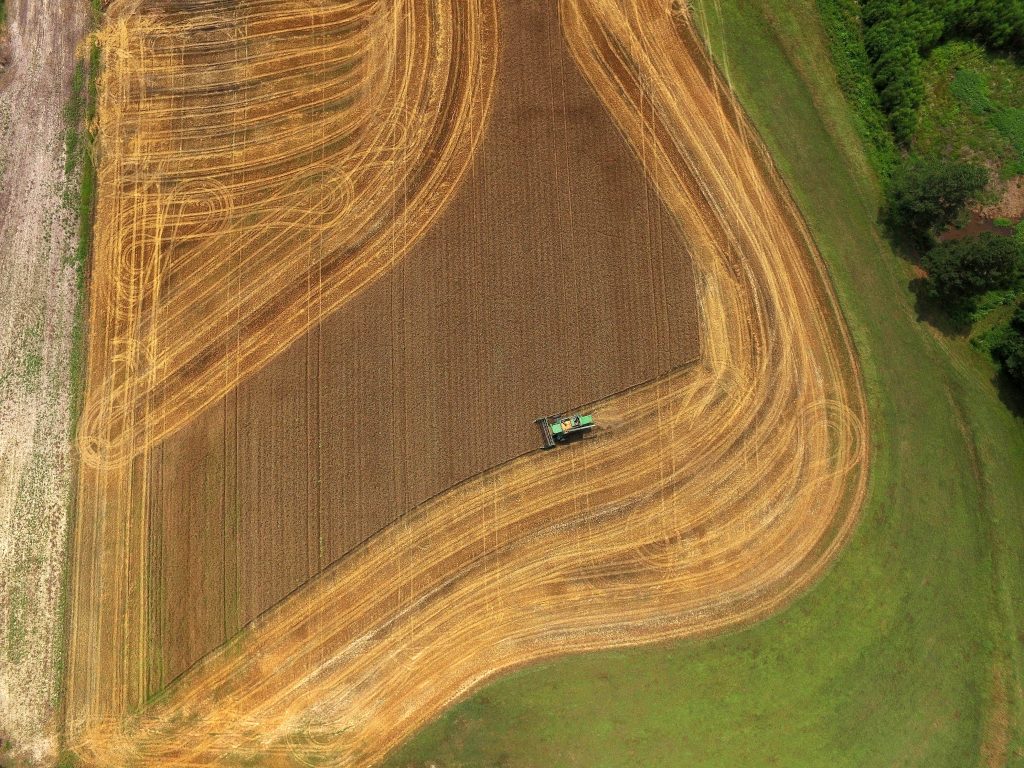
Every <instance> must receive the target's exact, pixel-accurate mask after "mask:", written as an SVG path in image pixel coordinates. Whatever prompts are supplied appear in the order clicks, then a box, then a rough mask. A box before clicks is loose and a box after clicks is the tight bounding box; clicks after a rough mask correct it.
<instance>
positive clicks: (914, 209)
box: [883, 155, 988, 243]
mask: <svg viewBox="0 0 1024 768" xmlns="http://www.w3.org/2000/svg"><path fill="white" fill-rule="evenodd" d="M987 183H988V171H986V170H985V169H984V168H983V167H981V166H980V165H975V164H973V163H965V162H961V161H958V160H946V159H943V158H938V157H917V156H913V155H912V156H910V157H908V158H907V159H906V160H904V161H903V163H901V164H900V166H899V167H898V168H897V169H896V172H895V173H894V174H893V177H892V179H891V180H890V182H889V186H888V189H887V192H886V207H885V211H884V212H883V216H884V218H885V220H886V222H887V223H888V224H889V226H890V227H891V228H892V229H893V230H895V231H897V232H901V233H905V234H909V235H910V236H911V237H913V238H914V239H916V240H918V241H919V242H920V243H925V242H927V241H928V240H929V239H930V236H931V233H933V232H935V231H938V230H942V229H945V228H946V227H948V226H949V225H950V224H952V223H953V221H954V219H956V217H957V216H959V215H960V213H961V212H962V211H963V209H964V206H966V205H967V203H968V202H970V201H972V200H974V199H975V198H976V197H977V195H978V193H979V192H981V190H982V189H984V188H985V185H986V184H987Z"/></svg>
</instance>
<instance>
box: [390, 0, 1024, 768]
mask: <svg viewBox="0 0 1024 768" xmlns="http://www.w3.org/2000/svg"><path fill="white" fill-rule="evenodd" d="M694 6H695V12H696V13H697V14H698V16H699V17H700V18H702V19H703V20H704V21H703V22H702V25H701V26H702V29H703V30H704V31H705V32H706V36H707V39H708V40H709V42H710V46H711V49H712V51H713V53H714V55H715V57H716V59H717V60H718V61H719V63H720V66H722V68H723V71H725V72H727V74H728V77H729V78H730V80H731V82H732V84H733V87H734V88H735V90H736V92H737V93H738V95H739V97H740V100H741V102H742V103H743V105H744V107H745V108H746V109H747V111H748V114H749V115H750V117H751V119H752V121H753V123H754V124H755V126H756V127H757V128H758V130H759V132H760V133H761V136H762V138H763V140H764V141H765V143H766V144H767V145H768V147H769V149H770V151H771V153H772V156H773V158H774V160H775V162H776V163H777V165H778V168H779V170H780V172H781V174H782V176H783V178H784V179H785V180H786V182H787V184H788V185H789V187H790V189H791V191H792V192H793V195H794V197H795V199H796V201H797V203H798V204H799V206H800V208H801V210H802V211H803V213H804V215H805V217H806V218H807V220H808V223H809V225H810V227H811V230H812V232H813V234H814V236H815V239H816V241H817V243H818V246H819V248H820V249H821V252H822V255H823V257H824V259H825V262H826V264H827V265H828V268H829V271H830V273H831V275H832V279H833V282H834V284H835V286H836V289H837V292H838V294H839V296H840V301H841V303H842V306H843V309H844V312H845V313H846V316H847V318H848V321H849V323H850V326H851V329H852V331H853V335H854V338H855V341H856V345H857V348H858V353H859V355H860V357H861V360H862V363H863V371H864V376H865V381H866V386H867V390H868V395H869V405H870V409H871V415H872V427H873V433H872V441H873V448H874V463H873V466H872V481H871V491H870V495H869V499H868V502H867V504H866V506H865V509H864V512H863V520H862V522H861V524H860V526H859V528H858V530H857V532H856V534H855V536H854V538H853V540H852V541H851V543H850V545H849V547H848V548H847V549H846V551H845V552H844V553H843V554H841V555H840V557H839V559H838V561H837V563H836V564H835V565H834V566H833V568H832V569H831V570H830V572H829V573H828V574H827V575H826V576H825V577H824V578H823V579H822V581H821V582H819V583H818V585H816V586H815V588H813V589H812V590H811V591H810V592H809V593H808V594H806V595H805V596H803V597H802V598H800V599H799V600H798V601H797V602H796V603H795V604H794V605H793V606H792V607H791V608H789V609H788V610H786V611H784V612H783V613H782V614H780V615H778V616H775V617H773V618H771V619H769V620H767V621H765V622H763V623H761V624H758V625H756V626H754V627H750V628H748V629H745V630H742V631H738V632H734V633H731V634H728V635H724V636H721V637H717V638H712V639H708V640H692V641H683V642H675V643H671V644H665V645H660V646H656V647H649V648H641V649H634V650H628V651H615V652H604V653H595V654H589V655H585V656H576V657H570V658H565V659H561V660H557V661H554V662H550V663H546V664H542V665H538V666H536V667H533V668H529V669H526V670H522V671H520V672H518V673H515V674H513V675H511V676H509V677H507V678H505V679H502V680H500V681H498V682H496V683H494V684H492V685H489V686H487V687H486V688H484V689H482V690H481V691H480V692H478V693H477V694H475V695H473V696H472V697H470V698H469V699H468V700H467V701H465V702H463V703H461V704H459V705H458V706H456V707H455V708H453V709H452V710H451V711H450V712H449V713H447V714H446V715H445V716H444V717H442V718H441V719H440V720H439V721H437V722H436V723H434V724H432V725H430V726H428V727H427V728H425V729H424V730H423V731H422V732H421V733H420V734H418V735H417V736H416V737H415V738H414V739H413V740H412V741H411V742H410V743H408V744H407V745H406V746H405V747H404V748H402V749H401V750H400V751H399V752H398V753H397V754H396V755H394V756H393V757H392V758H391V759H390V760H389V761H387V765H389V766H422V765H428V764H436V765H437V766H438V767H439V768H442V767H445V766H507V767H509V768H513V767H517V766H541V765H543V766H572V765H580V766H588V767H590V766H637V765H642V766H698V765H699V766H702V768H704V767H709V766H721V767H722V768H735V767H736V766H744V765H750V766H755V765H756V766H760V765H780V766H800V767H801V768H803V767H804V766H823V767H824V766H850V768H854V767H856V768H863V767H864V766H897V765H898V766H902V765H907V766H928V767H929V768H932V767H936V768H937V767H939V766H948V767H949V768H964V766H974V765H980V764H984V763H985V759H984V756H988V757H990V758H993V759H995V760H997V761H998V759H999V758H1000V757H1006V759H1007V761H1008V762H1007V764H1008V765H1010V766H1013V765H1024V741H1022V728H1021V721H1022V710H1021V703H1020V690H1021V681H1022V679H1024V667H1022V653H1021V650H1022V642H1024V627H1022V622H1021V616H1020V611H1021V608H1020V607H1019V606H1018V605H1017V602H1019V596H1020V595H1021V594H1024V567H1022V552H1024V512H1022V510H1024V472H1022V471H1021V468H1022V467H1024V428H1022V426H1024V425H1022V423H1021V419H1020V417H1018V416H1015V415H1014V412H1013V411H1012V410H1011V409H1008V408H1007V404H1006V403H1004V402H1002V401H1001V400H1000V398H999V396H998V392H997V390H996V387H995V385H994V383H993V380H994V377H995V370H994V369H993V367H992V365H991V363H990V362H988V361H987V360H986V359H985V358H984V357H983V356H982V355H980V354H979V353H977V352H976V351H974V350H972V349H971V348H970V347H969V345H968V344H966V343H965V342H964V341H963V340H958V339H947V338H944V337H942V336H941V335H939V334H938V333H937V332H935V331H934V330H932V329H931V328H930V327H929V326H927V325H924V324H922V323H921V322H919V321H918V318H917V315H916V312H915V310H914V297H913V295H912V293H911V292H910V289H909V282H910V280H911V278H912V272H911V267H910V265H908V264H907V263H906V262H904V261H902V260H901V259H899V258H898V257H897V256H896V255H894V253H893V252H892V250H891V249H890V247H889V246H888V244H887V243H886V241H885V240H884V238H883V237H882V236H881V235H880V233H879V230H878V227H877V223H876V218H877V209H878V203H879V200H880V185H879V182H878V180H877V178H876V177H875V175H874V173H873V170H872V168H873V164H872V163H871V162H869V160H868V159H867V155H866V153H865V151H864V147H863V145H862V143H861V138H860V136H862V135H863V133H858V130H857V128H856V127H855V123H854V120H853V116H852V112H851V109H850V107H849V105H848V104H847V102H846V101H845V100H844V98H843V96H842V93H841V91H840V90H839V87H838V83H837V80H836V76H835V72H834V69H833V67H832V63H831V60H830V58H829V53H828V52H829V45H828V41H827V39H826V35H825V32H824V30H823V29H822V26H821V24H820V17H819V16H818V11H817V6H816V3H815V1H814V0H759V2H756V3H755V2H751V0H721V1H720V2H716V1H715V0H695V2H694ZM723 63H724V64H723ZM1011 405H1012V404H1011ZM1000 689H1001V691H1000ZM997 702H998V703H999V704H998V705H997ZM993 707H996V708H997V709H1001V711H999V712H996V716H995V717H993V716H992V710H993ZM1003 722H1005V723H1006V725H1007V728H1008V732H1007V734H1006V740H1005V742H1004V741H1003V740H1002V739H1000V738H999V730H1000V723H1003ZM986 742H987V743H986Z"/></svg>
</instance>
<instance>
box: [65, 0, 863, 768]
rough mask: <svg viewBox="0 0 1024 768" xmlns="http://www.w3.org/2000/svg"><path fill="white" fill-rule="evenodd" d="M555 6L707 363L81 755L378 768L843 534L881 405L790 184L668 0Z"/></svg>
mask: <svg viewBox="0 0 1024 768" xmlns="http://www.w3.org/2000/svg"><path fill="white" fill-rule="evenodd" d="M481 10H482V11H484V12H485V14H486V13H493V12H494V7H493V4H490V3H484V4H483V5H482V6H481ZM561 14H562V20H563V24H564V26H565V32H566V36H567V38H568V40H569V42H570V46H571V48H572V50H573V55H574V57H575V59H576V61H577V63H578V64H579V66H580V68H581V69H582V70H583V72H584V73H585V75H586V76H587V78H588V80H589V81H590V82H591V84H592V86H593V87H594V89H595V91H596V92H597V93H598V95H599V96H600V98H601V100H602V102H603V103H604V105H605V107H606V108H607V109H608V110H609V112H610V113H611V114H612V115H613V117H614V118H615V120H616V122H617V124H618V126H619V128H620V130H621V131H622V132H623V134H624V135H625V136H626V137H627V139H628V140H629V142H630V144H631V146H632V147H633V149H634V151H635V152H636V154H637V156H638V157H639V158H640V160H641V161H642V163H643V165H644V168H645V171H646V172H647V174H648V176H649V178H650V179H651V181H652V182H653V184H654V185H655V187H656V189H657V190H658V193H659V195H660V196H661V198H662V200H663V201H664V203H665V204H666V206H667V207H668V208H669V210H670V211H672V213H673V214H674V215H675V216H677V217H678V219H679V220H680V222H681V223H682V225H683V231H684V232H686V233H687V234H688V236H689V239H690V245H691V249H692V253H693V255H694V260H695V264H696V269H697V271H698V273H699V275H700V285H699V288H698V294H699V298H700V301H701V309H702V317H703V320H704V323H703V328H702V333H703V336H702V339H701V349H702V354H703V358H702V361H701V363H700V364H698V365H696V366H694V367H693V368H691V369H687V370H685V371H682V372H679V373H677V374H673V375H671V376H669V377H666V378H664V379H662V380H660V381H658V382H655V383H654V384H652V385H649V386H646V387H643V388H641V389H639V390H635V391H632V392H629V393H627V394H625V395H623V396H620V397H617V398H614V399H612V400H610V401H607V402H605V403H602V404H600V405H599V406H598V407H597V409H596V412H595V415H596V419H597V421H598V423H599V424H601V425H602V429H601V430H600V431H599V433H598V435H597V436H596V438H595V439H593V440H590V441H586V442H584V443H582V444H580V445H578V446H575V447H574V448H573V449H572V450H565V451H558V452H553V453H549V454H534V455H531V456H527V457H524V458H523V459H521V460H518V461H515V462H513V463H511V464H509V465H506V466H503V467H501V468H499V469H497V470H494V471H491V472H488V473H485V474H483V475H481V476H478V477H477V478H474V479H473V480H471V481H469V482H468V483H465V484H463V485H462V486H459V487H457V488H455V489H453V490H452V491H450V492H448V493H446V494H443V495H442V496H439V497H437V498H436V499H435V500H433V501H432V502H430V503H429V504H427V505H425V506H424V507H422V508H421V509H419V510H417V511H416V512H414V513H413V514H411V515H409V516H407V517H406V518H403V519H402V520H400V521H399V522H398V523H396V524H394V525H392V526H390V527H389V528H387V529H385V530H384V531H383V532H382V533H381V534H380V535H378V536H376V537H374V538H373V539H371V540H370V541H369V542H368V543H367V545H366V546H364V547H362V548H361V549H359V550H357V551H356V552H354V553H353V554H352V555H351V556H349V557H346V558H344V559H343V560H342V561H341V562H340V563H339V564H338V565H337V566H336V567H334V568H332V569H331V570H330V571H328V572H327V573H326V574H325V576H324V577H323V578H320V579H318V580H316V581H315V582H313V583H312V584H311V585H309V586H308V587H306V588H304V589H302V590H300V591H298V592H297V593H295V594H294V595H293V596H292V597H291V598H289V599H288V600H286V601H284V602H283V603H282V604H281V605H279V606H278V607H277V608H276V609H274V610H273V611H271V612H270V613H268V614H267V615H266V616H264V617H263V618H262V619H260V620H259V621H257V622H256V624H255V625H254V626H253V627H252V628H251V629H250V630H249V631H247V632H246V633H245V634H244V635H243V636H242V637H240V638H238V639H237V640H236V641H235V642H232V643H230V644H229V645H228V646H227V647H225V648H223V649H221V650H220V651H218V652H216V653H214V654H212V655H211V656H209V657H208V658H207V659H206V660H205V661H204V662H202V663H201V664H200V665H199V666H198V667H197V668H195V669H193V670H192V671H191V672H190V673H188V674H186V675H185V676H184V677H183V678H182V679H181V680H179V682H178V683H177V684H175V685H174V686H172V688H171V689H170V690H169V691H168V694H167V696H166V697H164V698H163V699H162V700H161V701H160V702H158V703H156V704H155V705H153V706H152V707H151V708H149V709H148V710H146V711H144V712H142V713H141V714H140V715H139V716H138V717H133V718H131V719H130V720H126V721H122V722H118V721H117V718H116V716H113V717H107V718H105V719H94V720H92V721H87V722H83V723H81V724H80V725H81V726H84V730H82V731H79V732H77V733H76V734H75V744H76V749H77V751H78V752H79V753H80V754H81V755H82V756H83V758H84V759H85V762H86V764H90V765H98V766H99V765H112V764H128V763H131V762H133V761H136V762H138V763H140V764H160V765H179V766H184V765H189V766H196V765H212V764H234V763H237V762H239V761H242V760H246V759H256V760H258V761H259V762H260V764H263V765H292V764H306V765H311V764H317V761H330V762H331V764H335V765H346V766H369V765H372V764H374V763H375V762H377V761H378V760H379V759H380V758H381V757H382V756H383V755H385V754H386V753H387V752H388V751H389V750H390V749H392V748H393V747H394V746H395V745H396V744H397V743H399V742H400V741H401V740H402V739H404V738H405V737H407V736H408V735H409V734H410V733H411V732H413V731H414V730H415V729H416V728H417V727H419V726H420V725H422V724H423V723H424V722H426V721H427V720H429V719H430V718H432V717H434V716H436V715H437V714H438V713H439V712H440V711H442V710H443V709H444V708H445V707H447V706H449V705H450V704H451V703H452V702H453V701H454V700H455V699H457V698H459V697H460V696H463V695H465V694H466V693H467V692H468V691H470V690H472V689H473V688H474V687H476V686H477V685H479V684H480V683H481V682H483V681H484V680H486V679H488V678H490V677H493V676H494V675H495V674H497V673H499V672H501V671H503V670H507V669H509V668H512V667H515V666H517V665H520V664H524V663H528V662H530V661H533V660H536V659H538V658H543V657H545V656H551V655H555V654H559V653H565V652H569V651H582V650H588V649H593V648H600V647H614V646H625V645H633V644H638V643H645V642H652V641H655V640H659V639H665V638H671V637H680V636H685V635H693V634H706V633H710V632H715V631H720V630H721V629H723V628H725V627H729V626H734V625H736V624H737V623H742V622H749V621H752V620H755V619H757V618H759V617H762V616H764V615H766V614H768V613H770V612H772V611H774V610H777V609H779V608H780V607H781V606H783V605H785V604H787V603H788V602H789V601H791V600H792V599H793V598H794V597H795V596H796V595H798V594H799V593H800V592H801V591H802V590H804V589H806V588H807V586H808V585H809V584H810V583H812V582H813V580H815V579H816V578H817V577H818V576H819V575H820V574H821V572H822V570H823V569H824V568H825V567H827V565H828V564H829V563H830V562H831V560H832V558H833V557H834V556H835V554H836V553H837V552H838V551H839V549H840V548H841V547H842V545H843V544H844V543H845V542H846V540H847V538H848V536H849V533H850V531H851V530H852V528H853V525H854V523H855V522H856V519H857V513H858V511H859V509H860V505H861V502H862V500H863V496H864V490H865V485H866V478H867V471H866V470H867V460H868V451H869V448H868V446H869V440H868V439H867V435H866V427H867V424H866V419H867V415H866V410H865V405H864V400H863V393H862V390H861V387H860V380H859V374H858V369H857V363H856V360H855V358H854V357H853V351H852V345H851V342H850V339H849V337H848V335H847V333H846V330H845V324H844V323H843V321H842V318H841V316H840V314H839V310H838V308H837V305H836V302H835V299H834V296H833V294H832V291H831V288H830V286H829V283H828V280H827V278H826V276H825V274H824V272H823V269H822V267H821V264H820V260H819V258H818V256H817V254H816V252H815V249H814V246H813V244H812V242H811V240H810V237H809V235H808V233H807V231H806V228H805V226H804V225H803V223H802V220H801V219H800V216H799V214H798V212H797V211H796V209H795V207H794V205H793V203H792V201H791V199H790V198H789V196H788V194H787V193H786V192H785V190H784V188H783V187H782V185H781V183H780V181H779V180H778V178H777V176H776V175H775V174H774V173H773V172H772V171H771V165H770V161H769V160H768V158H767V156H766V154H765V152H764V150H763V148H762V146H761V144H760V142H759V141H758V140H757V137H756V135H754V133H753V132H752V130H751V129H750V128H749V126H748V125H747V123H746V121H745V119H744V118H743V117H742V116H741V115H739V114H738V108H737V107H736V104H735V101H734V99H733V97H732V95H731V94H730V93H729V92H728V90H727V88H726V87H725V86H724V85H723V83H722V81H721V80H720V78H719V77H718V76H717V73H715V72H714V70H713V69H712V68H711V66H710V65H709V63H708V61H707V59H706V57H705V55H704V52H703V49H702V48H701V46H700V44H699V42H698V41H697V39H696V37H695V35H694V34H693V32H692V30H691V29H690V27H689V26H688V22H687V21H686V20H685V19H677V18H673V17H672V16H671V15H670V14H669V13H668V11H667V4H663V3H656V2H652V1H651V0H562V3H561ZM484 18H485V19H486V15H485V16H484ZM458 32H459V34H472V33H473V30H471V29H470V30H466V29H459V30H458ZM111 714H112V715H113V714H114V713H113V712H111Z"/></svg>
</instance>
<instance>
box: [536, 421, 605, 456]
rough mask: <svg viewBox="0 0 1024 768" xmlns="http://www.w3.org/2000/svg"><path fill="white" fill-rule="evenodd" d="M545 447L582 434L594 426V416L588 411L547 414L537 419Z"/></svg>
mask: <svg viewBox="0 0 1024 768" xmlns="http://www.w3.org/2000/svg"><path fill="white" fill-rule="evenodd" d="M537 425H538V426H539V427H540V432H541V436H542V437H543V438H544V447H545V448H554V447H555V446H556V445H557V444H558V443H567V442H569V440H570V439H571V438H572V437H574V436H576V435H583V434H585V433H587V432H589V431H590V430H592V429H593V428H594V417H593V415H592V414H589V413H573V414H571V415H567V416H562V415H559V416H547V417H541V418H539V419H537Z"/></svg>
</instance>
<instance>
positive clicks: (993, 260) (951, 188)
mask: <svg viewBox="0 0 1024 768" xmlns="http://www.w3.org/2000/svg"><path fill="white" fill-rule="evenodd" d="M987 184H988V172H987V171H986V170H985V169H984V168H983V167H981V166H979V165H976V164H974V163H969V162H963V161H959V160H953V159H947V158H940V157H919V156H916V155H909V156H907V157H906V158H904V159H903V161H902V162H901V163H900V164H899V166H897V168H896V170H895V171H894V173H893V175H892V178H891V179H890V180H889V184H888V188H887V201H886V206H885V210H884V211H883V219H884V220H885V222H886V224H887V226H888V227H889V229H890V230H891V231H892V232H894V233H895V234H896V235H897V236H898V237H900V238H902V239H906V240H909V241H910V242H909V245H911V246H912V247H913V248H914V249H915V250H917V251H918V252H919V253H921V254H922V256H921V266H922V268H923V269H924V270H925V272H926V277H925V288H926V291H927V293H928V295H929V296H930V297H931V298H932V299H933V300H935V301H936V302H938V303H939V304H940V305H941V306H942V307H943V309H944V310H945V311H946V312H948V313H949V314H951V315H953V314H956V313H958V312H964V311H967V310H969V309H970V307H971V306H972V305H973V304H974V302H976V301H977V300H978V299H979V297H981V296H982V295H983V294H985V293H988V292H989V291H1000V290H1014V289H1024V240H1022V238H1021V237H1019V236H1008V235H996V234H992V233H988V232H986V233H984V234H981V235H977V236H974V237H964V238H960V239H957V240H947V241H945V242H940V241H939V240H938V238H937V235H939V234H941V233H942V232H943V231H945V230H946V229H948V228H949V227H950V226H951V225H952V224H953V223H954V222H955V221H956V219H957V218H958V217H959V216H960V214H961V213H962V212H963V210H964V208H965V207H966V206H967V205H968V204H969V203H971V202H972V201H974V200H976V199H977V196H978V195H979V194H980V193H981V191H982V190H983V189H984V188H985V186H986V185H987ZM992 353H993V355H994V356H995V358H996V359H997V360H999V361H1000V363H1001V364H1002V366H1003V369H1004V370H1005V371H1006V373H1007V375H1009V376H1010V378H1011V379H1013V380H1014V381H1015V382H1016V383H1017V384H1018V385H1019V386H1020V387H1021V388H1022V389H1024V307H1021V308H1018V309H1017V311H1016V314H1015V315H1014V317H1013V320H1012V321H1011V322H1010V324H1009V325H1008V326H1007V327H1005V328H1003V329H1000V331H999V335H998V338H997V339H996V340H995V342H994V343H993V345H992Z"/></svg>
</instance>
